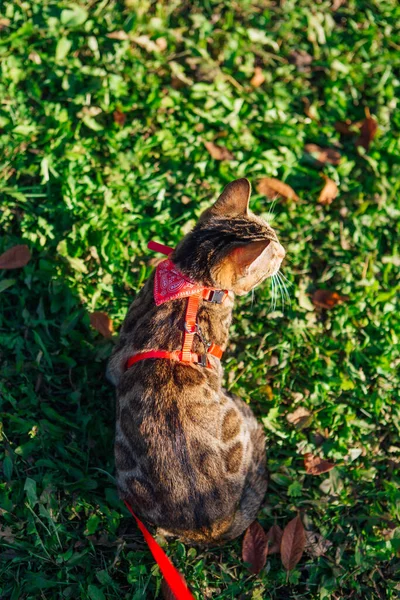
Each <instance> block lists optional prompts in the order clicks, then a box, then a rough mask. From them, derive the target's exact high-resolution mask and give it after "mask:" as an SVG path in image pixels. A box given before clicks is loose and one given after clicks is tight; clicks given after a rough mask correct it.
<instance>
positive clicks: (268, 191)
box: [257, 177, 299, 200]
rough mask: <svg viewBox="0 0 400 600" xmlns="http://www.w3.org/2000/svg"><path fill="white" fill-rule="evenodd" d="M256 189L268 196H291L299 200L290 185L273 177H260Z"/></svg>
mask: <svg viewBox="0 0 400 600" xmlns="http://www.w3.org/2000/svg"><path fill="white" fill-rule="evenodd" d="M257 190H258V192H259V193H260V194H265V195H266V196H268V198H284V199H285V200H286V199H287V198H291V199H292V200H299V197H298V195H297V194H296V192H295V191H294V189H293V188H291V187H290V185H287V184H286V183H283V182H282V181H279V179H276V178H275V177H263V178H262V179H260V181H259V183H258V186H257Z"/></svg>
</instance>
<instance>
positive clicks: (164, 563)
mask: <svg viewBox="0 0 400 600" xmlns="http://www.w3.org/2000/svg"><path fill="white" fill-rule="evenodd" d="M124 504H125V506H126V508H127V509H128V510H129V512H130V513H131V515H132V516H133V518H134V519H135V521H136V523H137V525H138V527H139V529H140V531H141V532H142V533H143V537H144V539H145V540H146V542H147V545H148V547H149V550H150V552H151V553H152V555H153V557H154V560H155V561H156V563H157V564H158V566H159V567H160V571H161V573H162V574H163V575H164V579H165V581H166V582H167V583H168V585H169V587H170V588H171V591H172V593H173V594H174V595H175V597H176V598H177V600H194V598H193V596H192V594H191V593H190V591H189V588H188V587H187V585H186V582H185V580H184V579H183V577H182V575H181V574H180V573H179V571H177V569H176V568H175V567H174V565H173V564H172V562H171V561H170V559H169V558H168V556H167V555H166V554H165V552H164V550H163V549H162V548H160V546H159V545H158V544H157V542H156V540H155V539H154V538H153V536H152V535H151V533H150V531H149V530H148V529H147V527H146V526H145V524H144V523H142V521H141V520H140V519H139V517H137V516H136V515H135V513H134V512H133V510H132V507H131V505H130V504H129V503H128V502H127V501H126V500H124Z"/></svg>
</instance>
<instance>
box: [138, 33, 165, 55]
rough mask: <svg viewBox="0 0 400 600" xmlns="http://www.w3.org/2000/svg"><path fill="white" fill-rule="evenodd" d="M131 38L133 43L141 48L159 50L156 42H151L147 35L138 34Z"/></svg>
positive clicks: (148, 50) (151, 50) (152, 50)
mask: <svg viewBox="0 0 400 600" xmlns="http://www.w3.org/2000/svg"><path fill="white" fill-rule="evenodd" d="M132 40H133V41H134V42H135V44H137V45H138V46H140V47H141V48H144V50H146V52H160V48H159V46H158V45H157V44H156V42H153V40H151V39H150V38H149V36H148V35H139V36H137V37H134V38H132Z"/></svg>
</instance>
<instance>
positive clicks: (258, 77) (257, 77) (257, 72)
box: [250, 67, 265, 87]
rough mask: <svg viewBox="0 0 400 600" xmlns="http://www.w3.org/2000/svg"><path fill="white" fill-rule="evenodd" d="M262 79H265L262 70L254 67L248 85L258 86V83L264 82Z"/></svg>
mask: <svg viewBox="0 0 400 600" xmlns="http://www.w3.org/2000/svg"><path fill="white" fill-rule="evenodd" d="M264 81H265V75H264V73H263V72H262V68H261V67H255V69H254V75H253V77H252V78H251V79H250V85H252V86H253V87H260V85H262V84H263V83H264Z"/></svg>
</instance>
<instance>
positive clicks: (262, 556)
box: [242, 521, 268, 575]
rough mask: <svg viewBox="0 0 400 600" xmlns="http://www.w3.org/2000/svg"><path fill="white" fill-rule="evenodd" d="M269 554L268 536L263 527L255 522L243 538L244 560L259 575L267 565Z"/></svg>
mask: <svg viewBox="0 0 400 600" xmlns="http://www.w3.org/2000/svg"><path fill="white" fill-rule="evenodd" d="M267 554H268V540H267V536H266V535H265V531H264V529H263V528H262V527H261V525H260V524H259V523H257V521H254V523H252V524H251V525H250V527H249V528H248V529H247V531H246V533H245V535H244V538H243V545H242V558H243V560H244V562H247V563H249V564H250V571H251V572H252V573H254V574H255V575H257V573H259V572H260V571H261V569H262V568H263V567H264V565H265V562H266V560H267Z"/></svg>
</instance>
